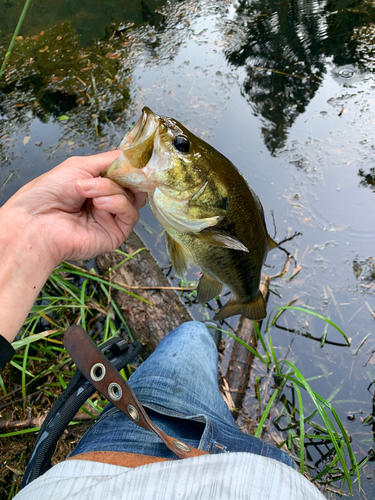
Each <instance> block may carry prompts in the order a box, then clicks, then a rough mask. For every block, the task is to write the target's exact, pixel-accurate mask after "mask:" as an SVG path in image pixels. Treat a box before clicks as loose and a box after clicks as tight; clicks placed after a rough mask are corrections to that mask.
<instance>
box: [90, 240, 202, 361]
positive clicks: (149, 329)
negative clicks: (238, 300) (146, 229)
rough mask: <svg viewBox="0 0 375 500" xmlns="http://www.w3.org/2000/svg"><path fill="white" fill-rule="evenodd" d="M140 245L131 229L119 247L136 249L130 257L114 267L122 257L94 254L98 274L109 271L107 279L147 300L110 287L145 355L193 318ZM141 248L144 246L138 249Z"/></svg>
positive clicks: (129, 249) (111, 254) (128, 250)
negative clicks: (169, 333) (95, 255)
mask: <svg viewBox="0 0 375 500" xmlns="http://www.w3.org/2000/svg"><path fill="white" fill-rule="evenodd" d="M144 247H145V245H144V244H143V242H142V240H141V239H140V238H139V237H138V236H137V235H136V234H135V233H134V232H132V233H131V234H130V236H129V238H128V239H127V241H126V242H125V243H124V244H123V245H122V247H121V250H122V251H123V252H126V253H127V254H129V255H131V254H134V252H136V251H138V253H137V254H136V255H134V257H133V258H132V259H129V260H127V261H126V262H125V263H124V264H122V265H121V266H120V267H118V268H116V269H114V268H115V266H116V265H117V264H119V263H120V262H121V261H122V260H123V259H124V256H123V255H121V254H118V253H116V252H112V253H108V254H104V255H100V256H99V257H97V259H96V263H97V266H98V268H99V271H100V274H104V273H106V272H108V271H109V274H107V276H109V277H110V280H111V281H113V282H116V283H121V284H123V285H124V287H125V285H128V286H129V287H130V289H131V291H132V293H134V294H137V295H138V296H140V297H142V298H144V299H147V300H148V301H149V302H150V304H147V303H145V302H143V301H141V300H139V299H137V298H135V297H132V296H131V295H128V294H126V293H125V292H121V291H117V290H112V295H113V298H114V300H115V302H116V304H117V306H118V307H119V309H120V311H121V313H122V314H123V316H124V318H125V320H126V322H127V324H128V326H129V328H130V331H131V332H132V334H133V337H134V339H135V340H139V341H140V342H142V343H143V344H144V349H143V351H142V354H143V355H144V356H148V355H149V354H151V352H152V351H154V350H155V348H156V346H157V345H158V343H159V342H160V340H161V339H162V338H163V337H164V336H165V335H166V334H167V333H168V332H170V331H171V330H173V329H175V328H177V327H178V326H179V325H181V324H182V323H185V322H186V321H191V320H192V319H193V318H192V317H191V315H190V313H189V311H188V310H187V309H186V307H185V306H184V304H183V303H182V301H181V299H180V298H179V296H178V295H177V293H176V292H175V291H174V290H173V287H171V284H170V282H169V281H168V278H167V277H166V276H165V275H164V274H163V271H162V270H161V269H160V267H159V265H158V264H157V262H156V261H155V259H154V258H153V257H152V256H151V254H150V252H149V251H148V250H147V249H145V248H144ZM142 248H144V249H143V250H140V249H142ZM111 269H113V271H110V270H111ZM137 287H139V288H137Z"/></svg>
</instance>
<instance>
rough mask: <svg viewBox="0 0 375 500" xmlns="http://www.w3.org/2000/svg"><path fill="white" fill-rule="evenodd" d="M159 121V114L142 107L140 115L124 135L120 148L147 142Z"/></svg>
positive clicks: (123, 148) (152, 135)
mask: <svg viewBox="0 0 375 500" xmlns="http://www.w3.org/2000/svg"><path fill="white" fill-rule="evenodd" d="M159 123H160V116H158V115H157V114H155V113H153V112H152V111H151V109H150V108H148V107H146V106H145V107H144V108H143V109H142V116H141V117H140V119H139V120H138V121H137V123H136V124H135V125H134V127H133V129H132V130H131V131H130V132H129V133H128V134H126V135H125V137H124V138H123V140H122V142H121V144H120V148H121V149H122V150H125V149H129V148H130V147H135V146H140V145H141V143H144V142H147V143H148V142H149V140H150V139H151V138H152V139H153V137H154V135H155V132H156V129H157V128H158V126H159Z"/></svg>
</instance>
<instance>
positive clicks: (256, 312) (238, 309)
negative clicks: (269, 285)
mask: <svg viewBox="0 0 375 500" xmlns="http://www.w3.org/2000/svg"><path fill="white" fill-rule="evenodd" d="M236 314H243V315H244V316H245V317H246V318H249V319H263V318H265V317H266V315H267V311H266V305H265V303H264V298H263V295H262V294H261V292H260V291H259V294H258V295H257V296H256V297H255V298H254V299H253V300H251V301H250V302H242V303H241V302H236V301H234V300H232V299H231V300H230V301H229V302H227V303H226V304H225V306H224V307H222V308H221V309H220V311H219V312H218V313H217V314H216V316H215V317H214V320H215V321H218V320H221V319H225V318H229V317H230V316H235V315H236Z"/></svg>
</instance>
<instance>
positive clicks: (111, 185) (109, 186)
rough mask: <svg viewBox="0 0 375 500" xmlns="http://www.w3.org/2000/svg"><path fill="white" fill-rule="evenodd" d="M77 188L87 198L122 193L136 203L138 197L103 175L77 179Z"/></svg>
mask: <svg viewBox="0 0 375 500" xmlns="http://www.w3.org/2000/svg"><path fill="white" fill-rule="evenodd" d="M76 190H77V192H78V193H79V194H80V195H82V196H84V197H85V198H98V197H101V196H111V195H115V194H121V195H125V196H126V197H127V198H128V199H129V200H130V201H131V202H132V203H134V201H135V199H136V197H135V195H134V194H133V193H132V191H130V190H128V189H124V188H122V187H121V186H119V185H118V184H116V183H115V182H113V181H111V180H110V179H103V178H101V177H97V178H91V179H81V180H79V181H77V182H76Z"/></svg>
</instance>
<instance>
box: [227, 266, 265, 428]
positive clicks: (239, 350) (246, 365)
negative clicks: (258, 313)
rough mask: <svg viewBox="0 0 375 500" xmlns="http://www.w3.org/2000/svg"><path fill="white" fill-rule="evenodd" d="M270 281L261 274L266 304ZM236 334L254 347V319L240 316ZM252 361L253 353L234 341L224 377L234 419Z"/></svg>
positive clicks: (261, 289) (259, 322)
mask: <svg viewBox="0 0 375 500" xmlns="http://www.w3.org/2000/svg"><path fill="white" fill-rule="evenodd" d="M270 281H271V279H270V277H269V276H265V275H262V282H261V284H260V291H261V292H262V294H263V297H264V301H265V303H266V305H267V301H268V292H269V285H270ZM258 326H259V328H260V327H261V321H258ZM236 336H237V337H238V338H240V339H241V340H243V341H244V342H246V344H248V345H249V346H251V347H252V348H253V349H256V347H257V337H256V334H255V329H254V321H253V320H252V319H248V318H245V317H244V316H241V317H240V321H239V323H238V327H237V332H236ZM253 361H254V355H253V354H252V352H250V351H249V350H248V349H246V347H244V346H243V345H242V344H240V343H239V342H236V341H235V342H234V345H233V349H232V352H231V356H230V360H229V363H228V368H227V372H226V374H225V379H226V381H227V384H228V388H227V391H228V392H229V393H230V395H231V397H232V401H233V405H234V406H233V408H231V409H232V410H233V411H232V415H233V417H234V418H235V419H237V417H238V414H239V410H240V409H241V407H242V403H243V400H244V397H245V394H246V390H247V387H248V385H249V379H250V374H251V369H252V366H253Z"/></svg>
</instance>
